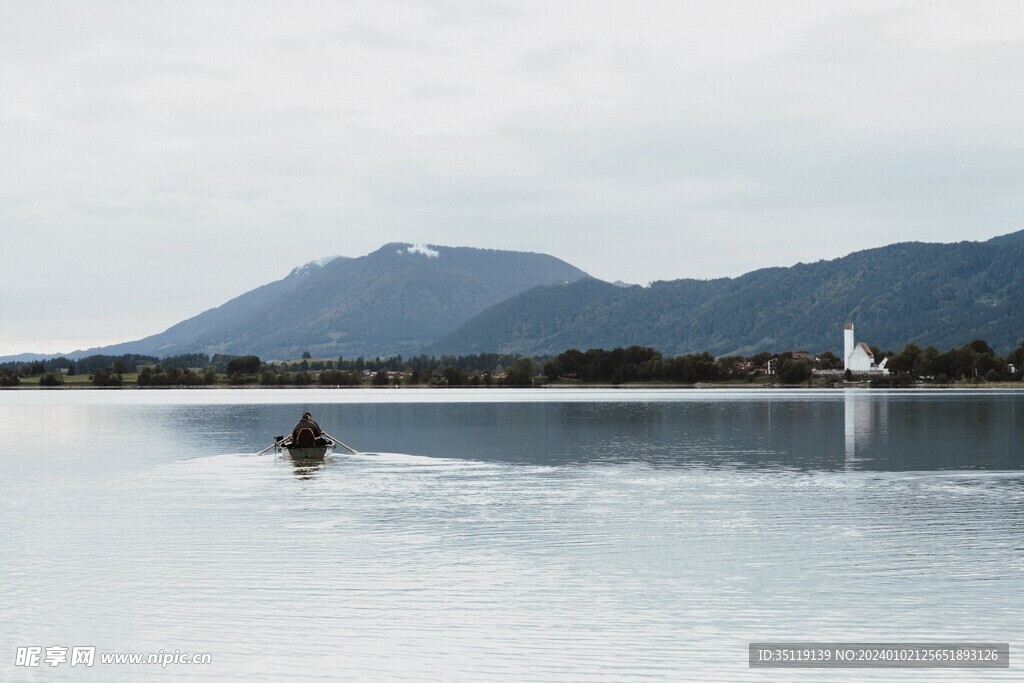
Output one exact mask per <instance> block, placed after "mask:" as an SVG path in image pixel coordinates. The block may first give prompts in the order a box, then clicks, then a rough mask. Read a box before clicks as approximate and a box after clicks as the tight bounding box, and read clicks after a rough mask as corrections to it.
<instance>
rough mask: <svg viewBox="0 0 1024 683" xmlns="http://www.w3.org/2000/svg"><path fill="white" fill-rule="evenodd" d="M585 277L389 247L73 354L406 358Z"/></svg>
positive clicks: (555, 268) (542, 263)
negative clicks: (489, 314) (152, 331)
mask: <svg viewBox="0 0 1024 683" xmlns="http://www.w3.org/2000/svg"><path fill="white" fill-rule="evenodd" d="M586 276H587V274H586V273H584V272H583V271H582V270H579V269H578V268H575V267H573V266H571V265H569V264H568V263H565V262H564V261H561V260H559V259H557V258H554V257H553V256H547V255H545V254H533V253H524V252H511V251H497V250H490V249H471V248H467V247H456V248H453V247H441V246H434V245H426V246H424V245H412V244H400V243H393V244H387V245H385V246H383V247H381V248H380V249H379V250H377V251H376V252H373V253H372V254H368V255H366V256H362V257H359V258H334V259H324V260H323V261H320V262H313V263H309V264H306V265H305V266H302V267H299V268H296V269H294V270H293V271H292V272H291V273H290V274H289V275H288V276H287V277H285V278H284V279H282V280H279V281H277V282H272V283H270V284H267V285H264V286H262V287H259V288H257V289H254V290H252V291H250V292H247V293H245V294H243V295H241V296H239V297H237V298H235V299H232V300H231V301H228V302H227V303H225V304H223V305H221V306H218V307H217V308H214V309H211V310H208V311H206V312H204V313H201V314H199V315H197V316H195V317H194V318H190V319H188V320H185V321H183V322H180V323H178V324H177V325H174V326H173V327H171V328H169V329H168V330H166V331H164V332H161V333H160V334H156V335H153V336H150V337H146V338H145V339H140V340H138V341H133V342H126V343H123V344H117V345H114V346H108V347H104V348H102V349H90V350H89V351H87V352H80V353H79V354H77V355H82V354H91V353H105V354H122V353H144V354H151V355H156V356H168V355H174V354H180V353H191V352H205V353H210V354H214V353H226V354H256V355H259V356H260V357H262V358H282V359H283V358H297V357H299V356H300V355H301V354H302V353H303V352H304V351H309V352H311V353H312V354H313V355H314V356H316V357H335V356H348V357H353V356H360V355H367V356H378V355H380V356H387V355H393V354H399V353H401V354H408V353H412V352H415V351H418V350H420V349H421V348H422V347H424V346H426V345H427V344H429V343H430V342H432V341H433V340H435V339H437V338H439V337H441V336H443V335H445V334H448V333H449V332H451V331H452V330H454V329H455V328H456V327H457V326H458V325H460V324H462V323H464V322H465V321H467V320H469V319H470V318H471V317H472V316H474V315H476V314H477V313H479V312H481V311H483V310H485V309H486V308H488V307H489V306H492V305H494V304H496V303H499V302H501V301H504V300H506V299H508V298H509V297H512V296H515V295H516V294H519V293H521V292H523V291H525V290H528V289H531V288H533V287H536V286H539V285H547V284H552V283H562V282H571V281H574V280H578V279H580V278H583V277H586Z"/></svg>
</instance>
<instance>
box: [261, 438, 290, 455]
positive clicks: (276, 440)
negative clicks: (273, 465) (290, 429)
mask: <svg viewBox="0 0 1024 683" xmlns="http://www.w3.org/2000/svg"><path fill="white" fill-rule="evenodd" d="M282 443H284V437H283V436H279V437H277V438H276V439H275V440H274V443H272V444H270V445H269V446H267V447H266V448H264V449H263V450H262V451H260V452H259V453H257V454H256V455H263V454H264V453H266V452H267V451H269V450H270V449H271V448H276V447H278V446H280V445H281V444H282Z"/></svg>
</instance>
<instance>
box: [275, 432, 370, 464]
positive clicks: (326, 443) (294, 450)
mask: <svg viewBox="0 0 1024 683" xmlns="http://www.w3.org/2000/svg"><path fill="white" fill-rule="evenodd" d="M308 431H309V430H302V431H300V432H299V438H298V439H297V440H296V439H293V438H292V437H291V435H289V436H275V437H274V443H272V444H270V445H269V446H267V447H266V448H264V449H263V450H262V451H260V452H259V453H257V454H256V455H263V454H264V453H266V452H267V451H269V450H271V449H273V450H274V451H276V452H278V453H283V454H284V455H287V456H288V457H290V458H291V459H292V460H322V459H323V458H326V457H327V456H328V455H330V454H331V453H333V452H334V447H335V446H341V447H342V448H344V449H346V450H347V451H349V452H351V453H352V455H358V454H359V451H357V450H356V449H354V448H352V447H351V446H346V445H345V444H343V443H342V442H341V441H338V439H336V438H335V437H333V436H331V435H330V434H328V433H327V432H323V433H322V434H321V435H320V436H318V437H316V438H314V437H313V436H312V434H305V433H304V432H308Z"/></svg>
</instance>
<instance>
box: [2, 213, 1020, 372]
mask: <svg viewBox="0 0 1024 683" xmlns="http://www.w3.org/2000/svg"><path fill="white" fill-rule="evenodd" d="M1022 264H1024V230H1021V231H1017V232H1014V233H1010V234H1007V235H1001V236H998V237H993V238H991V239H989V240H986V241H981V242H972V241H960V242H955V243H945V244H943V243H933V242H897V243H893V244H890V245H886V246H881V247H872V248H870V249H864V250H859V251H856V252H852V253H850V254H848V255H846V256H842V257H838V258H834V259H830V260H824V259H822V260H819V261H815V262H810V263H802V262H801V263H796V264H794V265H792V266H788V267H782V266H772V267H767V268H761V269H757V270H754V271H751V272H749V273H745V274H743V275H740V276H737V277H732V278H730V277H722V278H713V279H706V280H698V279H688V278H683V279H677V280H659V281H655V282H652V283H650V285H648V286H646V287H641V286H639V285H626V284H625V283H621V282H616V283H608V282H604V281H602V280H597V279H595V278H592V277H590V276H589V275H587V274H586V273H585V272H584V271H582V270H580V269H579V268H576V267H575V266H573V265H571V264H569V263H566V262H565V261H562V260H560V259H558V258H556V257H554V256H550V255H547V254H536V253H531V252H512V251H502V250H494V249H476V248H471V247H444V246H437V245H429V244H413V243H407V242H391V243H388V244H385V245H383V246H382V247H380V248H379V249H377V250H376V251H374V252H371V253H369V254H366V255H364V256H360V257H355V258H349V257H328V258H324V259H319V260H316V261H311V262H309V263H306V264H304V265H302V266H297V267H296V268H293V269H292V271H291V272H290V273H289V274H288V275H287V276H285V277H284V278H282V279H280V280H277V281H275V282H270V283H267V284H265V285H262V286H260V287H257V288H255V289H253V290H250V291H248V292H245V293H243V294H241V295H239V296H237V297H234V298H232V299H230V300H229V301H227V302H225V303H224V304H222V305H220V306H217V307H214V308H211V309H209V310H207V311H203V312H202V313H200V314H198V315H196V316H193V317H191V318H188V319H186V320H183V321H181V322H179V323H177V324H175V325H172V326H171V327H169V328H168V329H167V330H164V331H163V332H161V333H159V334H156V335H150V336H148V337H145V338H143V339H139V340H135V341H128V342H122V343H120V344H114V345H110V346H104V347H98V348H93V349H86V350H84V351H76V352H74V353H71V354H38V355H37V354H19V355H17V356H8V357H5V358H0V361H11V360H14V361H22V360H36V359H41V358H48V357H54V356H57V355H66V356H68V357H70V358H78V357H82V356H85V355H92V354H101V353H102V354H109V355H118V354H122V353H143V354H148V355H156V356H167V355H175V354H180V353H192V352H205V353H210V354H214V353H225V354H233V355H243V354H256V355H260V356H261V357H263V358H295V357H298V356H299V355H301V354H302V353H303V352H305V351H309V352H311V353H313V354H314V355H317V356H321V357H334V356H347V357H355V356H359V355H362V356H371V357H372V356H388V355H395V354H403V355H408V354H414V353H421V352H426V353H434V354H437V355H443V354H465V353H480V352H500V353H514V354H524V355H533V354H557V353H561V352H562V351H564V350H566V349H569V348H596V347H605V348H613V347H616V346H629V345H633V344H637V345H641V346H653V347H655V348H657V349H658V350H660V351H662V352H663V353H666V354H678V353H690V352H696V351H710V352H712V353H714V354H716V355H725V354H750V353H755V352H759V351H764V350H775V351H781V350H797V349H805V350H809V351H823V350H826V349H828V350H833V351H834V350H836V349H837V348H838V346H839V345H840V344H841V330H842V325H843V322H844V321H845V320H853V321H854V322H855V324H856V326H857V328H856V329H857V330H858V338H859V339H860V338H863V339H864V340H866V341H868V342H869V343H872V344H875V345H878V346H882V347H886V348H890V349H897V348H902V346H903V345H905V344H907V343H911V342H913V343H917V344H919V345H926V344H935V345H937V346H940V347H942V346H946V347H948V346H953V345H962V344H965V343H967V342H968V341H971V340H972V339H976V338H982V339H986V340H987V341H988V342H989V343H990V344H991V345H992V346H993V347H994V348H997V349H1001V350H1002V351H1009V350H1011V349H1012V348H1014V347H1015V346H1016V344H1017V342H1018V341H1019V340H1020V337H1021V335H1022V334H1024V329H1021V328H1022V324H1024V323H1022V322H1021V321H1024V304H1022V301H1024V265H1022Z"/></svg>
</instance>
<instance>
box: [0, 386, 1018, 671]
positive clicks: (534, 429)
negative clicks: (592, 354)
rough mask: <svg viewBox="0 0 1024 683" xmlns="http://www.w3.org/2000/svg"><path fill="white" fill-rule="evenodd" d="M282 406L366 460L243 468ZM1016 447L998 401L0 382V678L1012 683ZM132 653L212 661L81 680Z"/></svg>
mask: <svg viewBox="0 0 1024 683" xmlns="http://www.w3.org/2000/svg"><path fill="white" fill-rule="evenodd" d="M304 410H311V411H312V412H313V413H314V415H315V417H316V418H317V419H318V420H319V421H320V423H321V425H322V426H324V428H325V429H327V430H328V431H329V432H331V433H333V434H336V435H337V436H339V437H341V438H342V439H343V440H344V441H345V442H346V443H348V444H349V445H351V446H353V447H355V448H357V449H358V450H360V451H365V453H361V454H360V455H358V456H344V455H339V456H335V457H334V458H332V459H330V460H328V461H326V462H325V463H322V464H312V465H310V464H308V463H307V464H300V463H293V462H291V461H289V460H286V459H282V458H280V457H275V456H274V455H273V454H272V453H271V454H269V455H267V456H262V457H256V456H254V455H253V453H254V452H255V451H257V450H259V449H260V448H262V447H264V446H266V445H268V444H269V443H271V441H272V440H273V437H274V435H276V434H281V433H284V432H287V431H288V430H290V428H291V425H292V424H293V423H294V422H295V421H296V419H297V418H298V417H299V415H300V413H301V412H302V411H304ZM1022 444H1024V394H1021V393H1000V392H907V393H899V392H890V393H885V392H859V391H848V392H845V393H844V392H809V391H798V392H785V391H764V392H762V391H742V392H719V391H717V390H705V391H678V390H676V391H579V392H558V391H518V392H517V391H499V390H494V391H476V392H473V391H428V390H423V391H411V390H395V391H391V390H378V391H368V390H362V391H360V390H349V391H202V390H195V391H182V392H179V391H112V392H103V391H67V390H65V391H5V392H0V558H2V562H0V679H2V680H53V679H74V680H130V681H136V680H159V679H174V678H177V679H181V680H193V679H208V680H224V679H226V678H233V677H234V678H240V679H246V680H257V681H279V680H283V679H286V678H287V679H302V678H308V679H321V678H326V679H340V680H353V681H367V680H370V681H372V680H408V681H423V680H466V681H491V680H514V681H594V680H616V681H618V680H623V681H629V680H680V679H684V678H687V677H690V678H696V679H705V680H766V679H768V680H780V681H782V680H893V679H896V680H960V679H967V680H989V679H991V680H1020V679H1021V670H1022V669H1021V667H1022V666H1024V648H1022V647H1021V646H1022V644H1024V608H1022V605H1024V454H1022V453H1024V446H1022ZM780 640H792V641H799V640H802V641H847V642H849V641H943V640H944V641H949V640H965V641H971V640H973V641H1000V642H1006V641H1009V642H1010V643H1011V661H1012V664H1013V667H1012V668H1011V669H1010V670H995V671H993V670H989V671H980V670H973V671H972V670H967V671H965V670H961V671H941V670H936V669H929V670H918V671H911V672H902V671H893V670H868V669H858V670H827V669H817V670H808V671H801V670H795V669H790V670H782V671H765V670H751V669H749V668H748V667H747V644H748V643H749V642H752V641H780ZM31 645H37V646H42V647H44V648H45V647H49V646H53V645H59V646H64V647H69V648H70V647H72V646H77V645H87V646H89V645H94V646H96V648H97V663H96V664H95V665H94V666H93V667H92V668H84V667H76V668H71V667H70V666H69V665H68V664H66V663H65V664H62V665H60V666H57V667H53V668H51V667H47V666H46V665H45V664H43V665H41V666H39V667H35V668H31V667H17V666H15V663H16V651H17V649H18V648H19V647H25V646H31ZM160 650H163V651H165V652H173V651H175V650H180V651H182V652H208V653H210V654H211V655H212V664H210V665H206V666H185V665H181V664H178V665H174V664H172V665H169V666H167V667H166V668H161V667H160V666H159V665H113V664H108V665H103V664H101V663H100V662H99V661H98V658H99V653H114V652H140V653H149V652H158V651H160Z"/></svg>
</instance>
